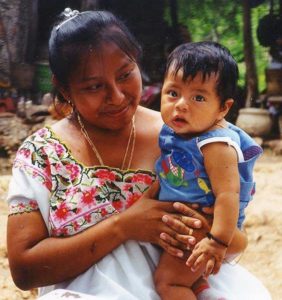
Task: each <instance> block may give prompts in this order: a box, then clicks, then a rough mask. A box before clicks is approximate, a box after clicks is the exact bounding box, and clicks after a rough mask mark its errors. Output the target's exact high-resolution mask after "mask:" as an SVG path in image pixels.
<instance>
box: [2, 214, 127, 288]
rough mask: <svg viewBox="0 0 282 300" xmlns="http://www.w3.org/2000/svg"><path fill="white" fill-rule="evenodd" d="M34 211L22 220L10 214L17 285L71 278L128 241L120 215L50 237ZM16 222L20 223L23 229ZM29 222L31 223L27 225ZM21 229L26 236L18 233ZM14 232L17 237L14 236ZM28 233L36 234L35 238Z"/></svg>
mask: <svg viewBox="0 0 282 300" xmlns="http://www.w3.org/2000/svg"><path fill="white" fill-rule="evenodd" d="M34 214H35V213H33V216H32V218H31V219H30V220H28V221H27V220H22V218H23V216H11V217H10V218H9V221H8V222H9V223H8V257H9V262H10V268H11V272H12V276H13V279H14V281H15V283H16V285H17V286H18V287H19V288H21V289H23V290H27V289H31V288H35V287H40V286H46V285H51V284H55V283H58V282H62V281H65V280H68V279H71V278H73V277H75V276H77V275H79V274H81V273H82V272H84V271H85V270H87V269H88V268H89V267H90V266H91V265H93V264H94V263H96V262H97V261H99V260H100V259H101V258H103V257H104V256H106V255H107V254H108V253H110V252H111V251H112V250H114V249H115V248H117V247H118V246H119V245H120V244H122V243H123V242H125V240H124V238H125V235H124V234H121V231H120V226H119V223H120V215H114V216H112V217H110V218H108V219H106V220H104V221H103V222H100V223H98V224H97V225H95V226H93V227H91V228H89V229H87V230H85V231H83V232H82V233H79V234H76V235H74V236H71V237H65V238H56V237H48V236H47V232H46V229H45V233H44V231H43V230H42V229H43V228H42V222H41V221H40V219H41V216H40V214H39V213H38V214H37V215H35V216H34ZM13 218H17V220H16V219H14V220H13ZM14 222H17V223H18V224H21V225H19V226H21V228H22V231H21V232H20V231H19V230H18V229H19V227H17V226H16V224H15V223H14ZM30 222H32V223H33V226H32V227H30V226H28V223H30ZM11 223H14V224H11ZM25 228H27V230H26V231H25V230H24V229H25ZM33 228H34V229H33ZM35 232H36V233H35ZM39 232H41V233H40V234H39ZM20 233H22V234H23V237H19V235H20ZM14 234H16V235H18V237H17V238H13V236H14ZM25 236H26V237H25ZM28 236H29V237H30V236H34V239H33V241H32V240H30V238H28ZM36 239H38V241H36ZM19 250H21V251H19Z"/></svg>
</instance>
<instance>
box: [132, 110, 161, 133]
mask: <svg viewBox="0 0 282 300" xmlns="http://www.w3.org/2000/svg"><path fill="white" fill-rule="evenodd" d="M137 119H138V123H139V124H140V126H142V128H143V130H144V131H146V133H147V134H150V135H151V134H153V135H154V134H157V135H158V134H159V133H160V131H161V128H162V126H163V121H162V117H161V113H160V112H159V111H155V110H152V109H149V108H146V107H143V106H139V107H138V110H137Z"/></svg>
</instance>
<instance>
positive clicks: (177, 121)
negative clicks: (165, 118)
mask: <svg viewBox="0 0 282 300" xmlns="http://www.w3.org/2000/svg"><path fill="white" fill-rule="evenodd" d="M172 123H173V124H174V125H175V126H177V127H182V126H184V125H186V124H187V121H186V120H185V119H184V118H181V117H178V116H177V117H174V118H173V119H172Z"/></svg>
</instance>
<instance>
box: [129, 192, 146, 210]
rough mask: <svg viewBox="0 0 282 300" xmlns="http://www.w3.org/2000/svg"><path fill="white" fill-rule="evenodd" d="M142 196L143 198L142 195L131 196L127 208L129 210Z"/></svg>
mask: <svg viewBox="0 0 282 300" xmlns="http://www.w3.org/2000/svg"><path fill="white" fill-rule="evenodd" d="M141 196H142V194H140V193H134V194H131V195H130V196H129V197H128V199H127V201H126V208H128V207H130V206H131V205H132V204H134V203H135V202H136V201H137V200H138V199H139V198H140V197H141Z"/></svg>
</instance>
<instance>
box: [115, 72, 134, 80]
mask: <svg viewBox="0 0 282 300" xmlns="http://www.w3.org/2000/svg"><path fill="white" fill-rule="evenodd" d="M130 74H131V71H128V72H126V73H124V74H122V75H121V76H119V78H118V80H125V79H127V78H128V77H129V76H130Z"/></svg>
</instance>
